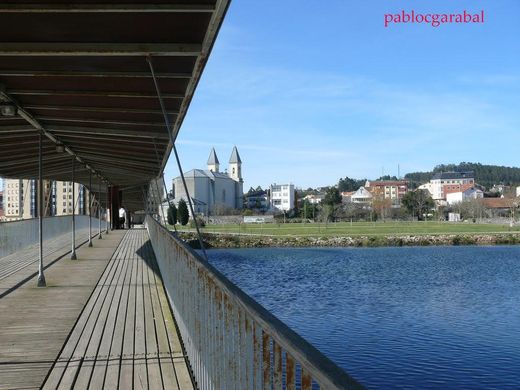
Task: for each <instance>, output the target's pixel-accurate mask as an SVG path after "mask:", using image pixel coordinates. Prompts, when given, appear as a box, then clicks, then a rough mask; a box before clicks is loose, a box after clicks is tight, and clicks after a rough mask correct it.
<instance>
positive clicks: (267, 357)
mask: <svg viewBox="0 0 520 390" xmlns="http://www.w3.org/2000/svg"><path fill="white" fill-rule="evenodd" d="M262 368H263V389H264V390H271V387H272V381H271V338H270V337H269V335H268V334H267V333H266V332H265V331H262Z"/></svg>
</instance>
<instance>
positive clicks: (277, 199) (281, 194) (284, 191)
mask: <svg viewBox="0 0 520 390" xmlns="http://www.w3.org/2000/svg"><path fill="white" fill-rule="evenodd" d="M294 201H295V191H294V184H276V183H275V184H272V185H271V186H270V187H269V203H270V205H271V208H273V209H277V210H280V211H289V210H292V209H293V208H294Z"/></svg>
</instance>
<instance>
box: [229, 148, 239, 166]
mask: <svg viewBox="0 0 520 390" xmlns="http://www.w3.org/2000/svg"><path fill="white" fill-rule="evenodd" d="M229 163H230V164H235V163H240V164H241V163H242V160H240V155H239V154H238V149H237V147H236V146H233V151H232V152H231V157H230V158H229Z"/></svg>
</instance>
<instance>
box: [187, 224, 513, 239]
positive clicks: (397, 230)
mask: <svg viewBox="0 0 520 390" xmlns="http://www.w3.org/2000/svg"><path fill="white" fill-rule="evenodd" d="M177 229H178V230H187V231H194V230H195V229H190V228H189V227H186V226H182V227H179V226H177ZM510 231H514V232H520V226H515V227H514V228H513V229H510V228H509V226H508V225H493V224H478V223H449V222H354V223H352V224H351V223H350V222H338V223H329V224H324V223H305V224H302V223H286V224H283V223H281V224H272V223H268V224H243V223H242V224H240V225H238V224H224V225H206V227H204V228H202V232H204V233H240V234H258V235H276V236H283V235H290V236H356V235H396V234H401V235H407V234H458V233H466V234H471V233H475V234H479V233H480V234H482V233H484V234H486V233H504V232H510Z"/></svg>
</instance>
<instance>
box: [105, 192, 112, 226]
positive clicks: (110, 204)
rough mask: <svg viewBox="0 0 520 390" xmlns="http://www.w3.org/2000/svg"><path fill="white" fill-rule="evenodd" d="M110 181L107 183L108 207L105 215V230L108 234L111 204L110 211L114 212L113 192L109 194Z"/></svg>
mask: <svg viewBox="0 0 520 390" xmlns="http://www.w3.org/2000/svg"><path fill="white" fill-rule="evenodd" d="M108 187H109V186H108V183H107V207H106V208H105V211H106V216H105V227H106V230H105V233H106V234H108V207H109V206H110V212H111V213H112V202H111V196H110V195H111V194H109V189H108Z"/></svg>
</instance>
